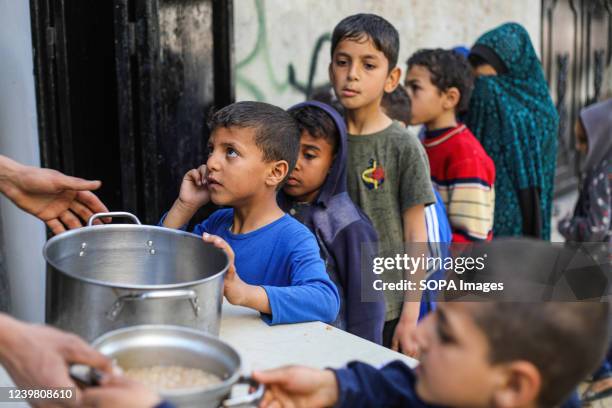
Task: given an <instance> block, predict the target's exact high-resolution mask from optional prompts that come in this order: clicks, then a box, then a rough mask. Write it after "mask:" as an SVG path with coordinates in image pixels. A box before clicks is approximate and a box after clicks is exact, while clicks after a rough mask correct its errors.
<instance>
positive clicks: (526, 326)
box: [471, 302, 610, 407]
mask: <svg viewBox="0 0 612 408" xmlns="http://www.w3.org/2000/svg"><path fill="white" fill-rule="evenodd" d="M471 309H472V311H473V315H474V320H475V322H476V324H477V326H478V327H479V328H480V329H481V330H482V332H483V333H484V335H485V337H487V340H488V342H489V351H490V352H489V360H490V361H491V363H493V364H496V363H504V362H510V361H515V360H523V361H529V362H531V363H532V364H533V365H534V366H535V367H536V368H537V369H538V371H539V372H540V375H541V377H542V386H541V389H540V394H539V396H538V403H539V404H538V405H539V406H541V407H556V406H560V405H561V403H562V402H564V401H565V400H566V399H567V398H568V397H569V395H570V394H571V392H572V391H573V390H574V389H575V388H576V386H577V385H578V384H579V383H580V382H581V381H582V380H584V379H585V378H586V377H587V376H588V375H589V374H590V373H591V372H593V371H594V370H595V369H596V368H597V367H598V366H599V365H600V364H601V361H602V360H603V358H604V356H605V352H606V351H607V349H608V346H609V324H610V309H609V304H608V303H604V302H542V303H537V304H536V303H529V302H484V303H478V304H476V303H474V304H473V305H472V306H471Z"/></svg>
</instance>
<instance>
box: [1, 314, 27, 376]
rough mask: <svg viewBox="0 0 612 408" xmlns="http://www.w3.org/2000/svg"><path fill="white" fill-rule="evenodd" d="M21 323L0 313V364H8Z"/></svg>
mask: <svg viewBox="0 0 612 408" xmlns="http://www.w3.org/2000/svg"><path fill="white" fill-rule="evenodd" d="M22 326H23V323H21V322H19V321H18V320H15V319H13V318H12V317H10V316H8V315H6V314H3V313H0V364H1V365H4V366H9V365H10V362H11V355H13V354H14V352H15V344H16V339H17V338H18V337H19V333H21V327H22Z"/></svg>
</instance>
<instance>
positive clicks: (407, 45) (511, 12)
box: [234, 0, 540, 108]
mask: <svg viewBox="0 0 612 408" xmlns="http://www.w3.org/2000/svg"><path fill="white" fill-rule="evenodd" d="M257 4H261V5H262V10H261V11H260V10H258V8H257ZM360 12H366V13H374V14H378V15H380V16H382V17H384V18H385V19H387V20H388V21H389V22H391V23H392V24H393V25H394V26H395V27H396V28H397V30H398V31H399V33H400V56H399V65H400V67H401V68H402V69H403V68H405V61H406V60H407V59H408V57H409V56H410V55H411V54H412V53H413V52H414V51H416V50H417V49H420V48H432V47H442V48H450V47H453V46H456V45H460V44H461V45H468V46H469V45H471V44H473V43H474V41H475V40H476V39H477V38H478V37H479V36H480V35H481V34H483V33H484V32H485V31H487V30H489V29H491V28H494V27H496V26H498V25H500V24H502V23H504V22H507V21H516V22H518V23H520V24H522V25H523V26H525V28H526V29H527V31H528V32H529V34H530V35H531V40H532V42H533V44H534V47H535V48H536V50H539V48H540V1H538V0H512V1H508V0H465V1H459V0H385V1H380V0H238V1H235V2H234V38H235V53H236V55H235V61H236V96H237V99H238V100H253V99H260V100H263V101H266V102H270V103H274V104H276V105H279V106H282V107H285V108H286V107H288V106H290V105H291V104H294V103H296V102H299V101H302V100H303V98H304V96H303V94H301V93H299V92H297V91H295V90H294V89H293V88H292V87H290V86H289V85H288V81H287V79H288V73H287V72H288V65H289V64H290V63H292V64H293V65H294V66H295V69H296V76H297V79H298V80H299V82H300V83H304V84H305V83H306V82H307V79H308V72H309V64H310V60H311V54H312V52H313V49H314V45H315V42H316V40H317V38H319V36H320V35H321V34H323V33H330V34H331V32H332V30H333V28H334V26H335V25H336V24H337V23H338V22H339V21H340V20H341V19H342V18H344V17H346V16H348V15H351V14H355V13H360ZM249 56H251V58H249ZM319 56H320V58H319V61H318V64H317V71H316V76H315V81H314V83H315V84H316V85H320V84H323V83H325V82H326V81H327V66H328V64H329V61H330V57H329V42H327V43H326V44H325V46H324V47H323V49H322V51H321V52H320V54H319Z"/></svg>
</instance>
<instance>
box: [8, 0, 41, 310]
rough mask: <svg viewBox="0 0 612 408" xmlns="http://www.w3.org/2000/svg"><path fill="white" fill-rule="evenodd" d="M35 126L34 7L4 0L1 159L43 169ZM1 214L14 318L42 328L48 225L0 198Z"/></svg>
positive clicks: (12, 0)
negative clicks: (32, 16)
mask: <svg viewBox="0 0 612 408" xmlns="http://www.w3.org/2000/svg"><path fill="white" fill-rule="evenodd" d="M37 126H38V125H37V121H36V99H35V92H34V75H33V62H32V38H31V29H30V2H29V1H24V0H0V154H3V155H5V156H8V157H11V158H13V159H15V160H18V161H20V162H21V163H24V164H28V165H32V166H39V165H40V159H39V149H38V128H37ZM0 214H1V224H2V235H1V237H0V245H1V246H2V248H0V251H1V252H2V254H3V255H4V257H3V258H1V259H2V261H3V269H4V270H6V271H8V274H9V281H10V293H11V298H12V304H11V308H10V309H11V312H12V314H13V315H15V316H17V317H19V318H21V319H26V320H31V321H38V322H42V321H43V320H44V299H45V292H44V288H45V286H44V276H45V267H44V265H45V263H44V261H43V257H42V247H43V245H44V242H45V229H44V224H43V223H42V222H40V221H39V220H37V219H36V218H34V217H32V216H30V215H27V214H25V213H24V212H23V211H20V210H19V209H17V207H15V206H14V205H13V204H12V203H11V202H10V201H8V200H7V199H6V198H4V197H2V198H0ZM2 244H3V245H2ZM0 273H2V270H1V269H0ZM0 295H1V294H0Z"/></svg>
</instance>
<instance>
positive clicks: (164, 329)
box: [92, 325, 264, 408]
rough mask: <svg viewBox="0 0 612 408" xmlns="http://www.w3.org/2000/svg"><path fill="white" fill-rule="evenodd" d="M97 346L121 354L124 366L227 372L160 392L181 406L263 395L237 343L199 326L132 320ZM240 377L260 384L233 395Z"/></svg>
mask: <svg viewBox="0 0 612 408" xmlns="http://www.w3.org/2000/svg"><path fill="white" fill-rule="evenodd" d="M92 346H93V347H94V348H96V349H97V350H99V351H100V352H101V353H102V354H104V355H106V356H108V357H109V358H112V359H114V360H116V361H117V363H118V365H119V366H120V367H121V368H123V369H124V370H125V369H129V368H145V367H151V366H158V365H162V366H164V365H167V366H170V365H172V366H182V367H186V368H197V369H200V370H203V371H206V372H208V373H211V374H215V375H216V376H218V377H219V378H221V380H222V382H221V383H220V384H216V385H213V386H210V387H206V388H201V389H200V388H190V389H184V390H183V389H181V390H164V391H161V392H160V395H161V396H162V398H164V399H166V400H168V401H170V402H172V403H173V404H174V405H176V406H177V407H183V408H191V407H219V406H224V407H236V406H241V405H244V404H257V402H258V401H259V399H261V397H262V395H263V391H264V390H263V386H257V384H254V383H253V381H252V380H251V379H250V378H247V377H242V376H241V373H240V371H241V359H240V355H239V354H238V353H237V352H236V350H234V348H233V347H231V346H230V345H228V344H227V343H225V342H223V341H221V340H219V339H217V338H214V337H212V336H210V335H207V334H205V333H203V332H200V331H197V330H194V329H190V328H187V327H182V326H170V325H141V326H132V327H127V328H123V329H118V330H114V331H112V332H109V333H106V334H104V335H103V336H101V337H99V338H97V339H96V340H95V341H94V342H93V343H92ZM239 383H248V384H250V385H251V386H253V385H255V386H257V387H256V388H257V390H256V391H255V392H254V393H252V394H248V395H245V396H242V397H239V398H234V399H231V400H228V399H227V398H228V397H229V395H230V394H231V390H232V387H233V386H234V385H236V384H239Z"/></svg>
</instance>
